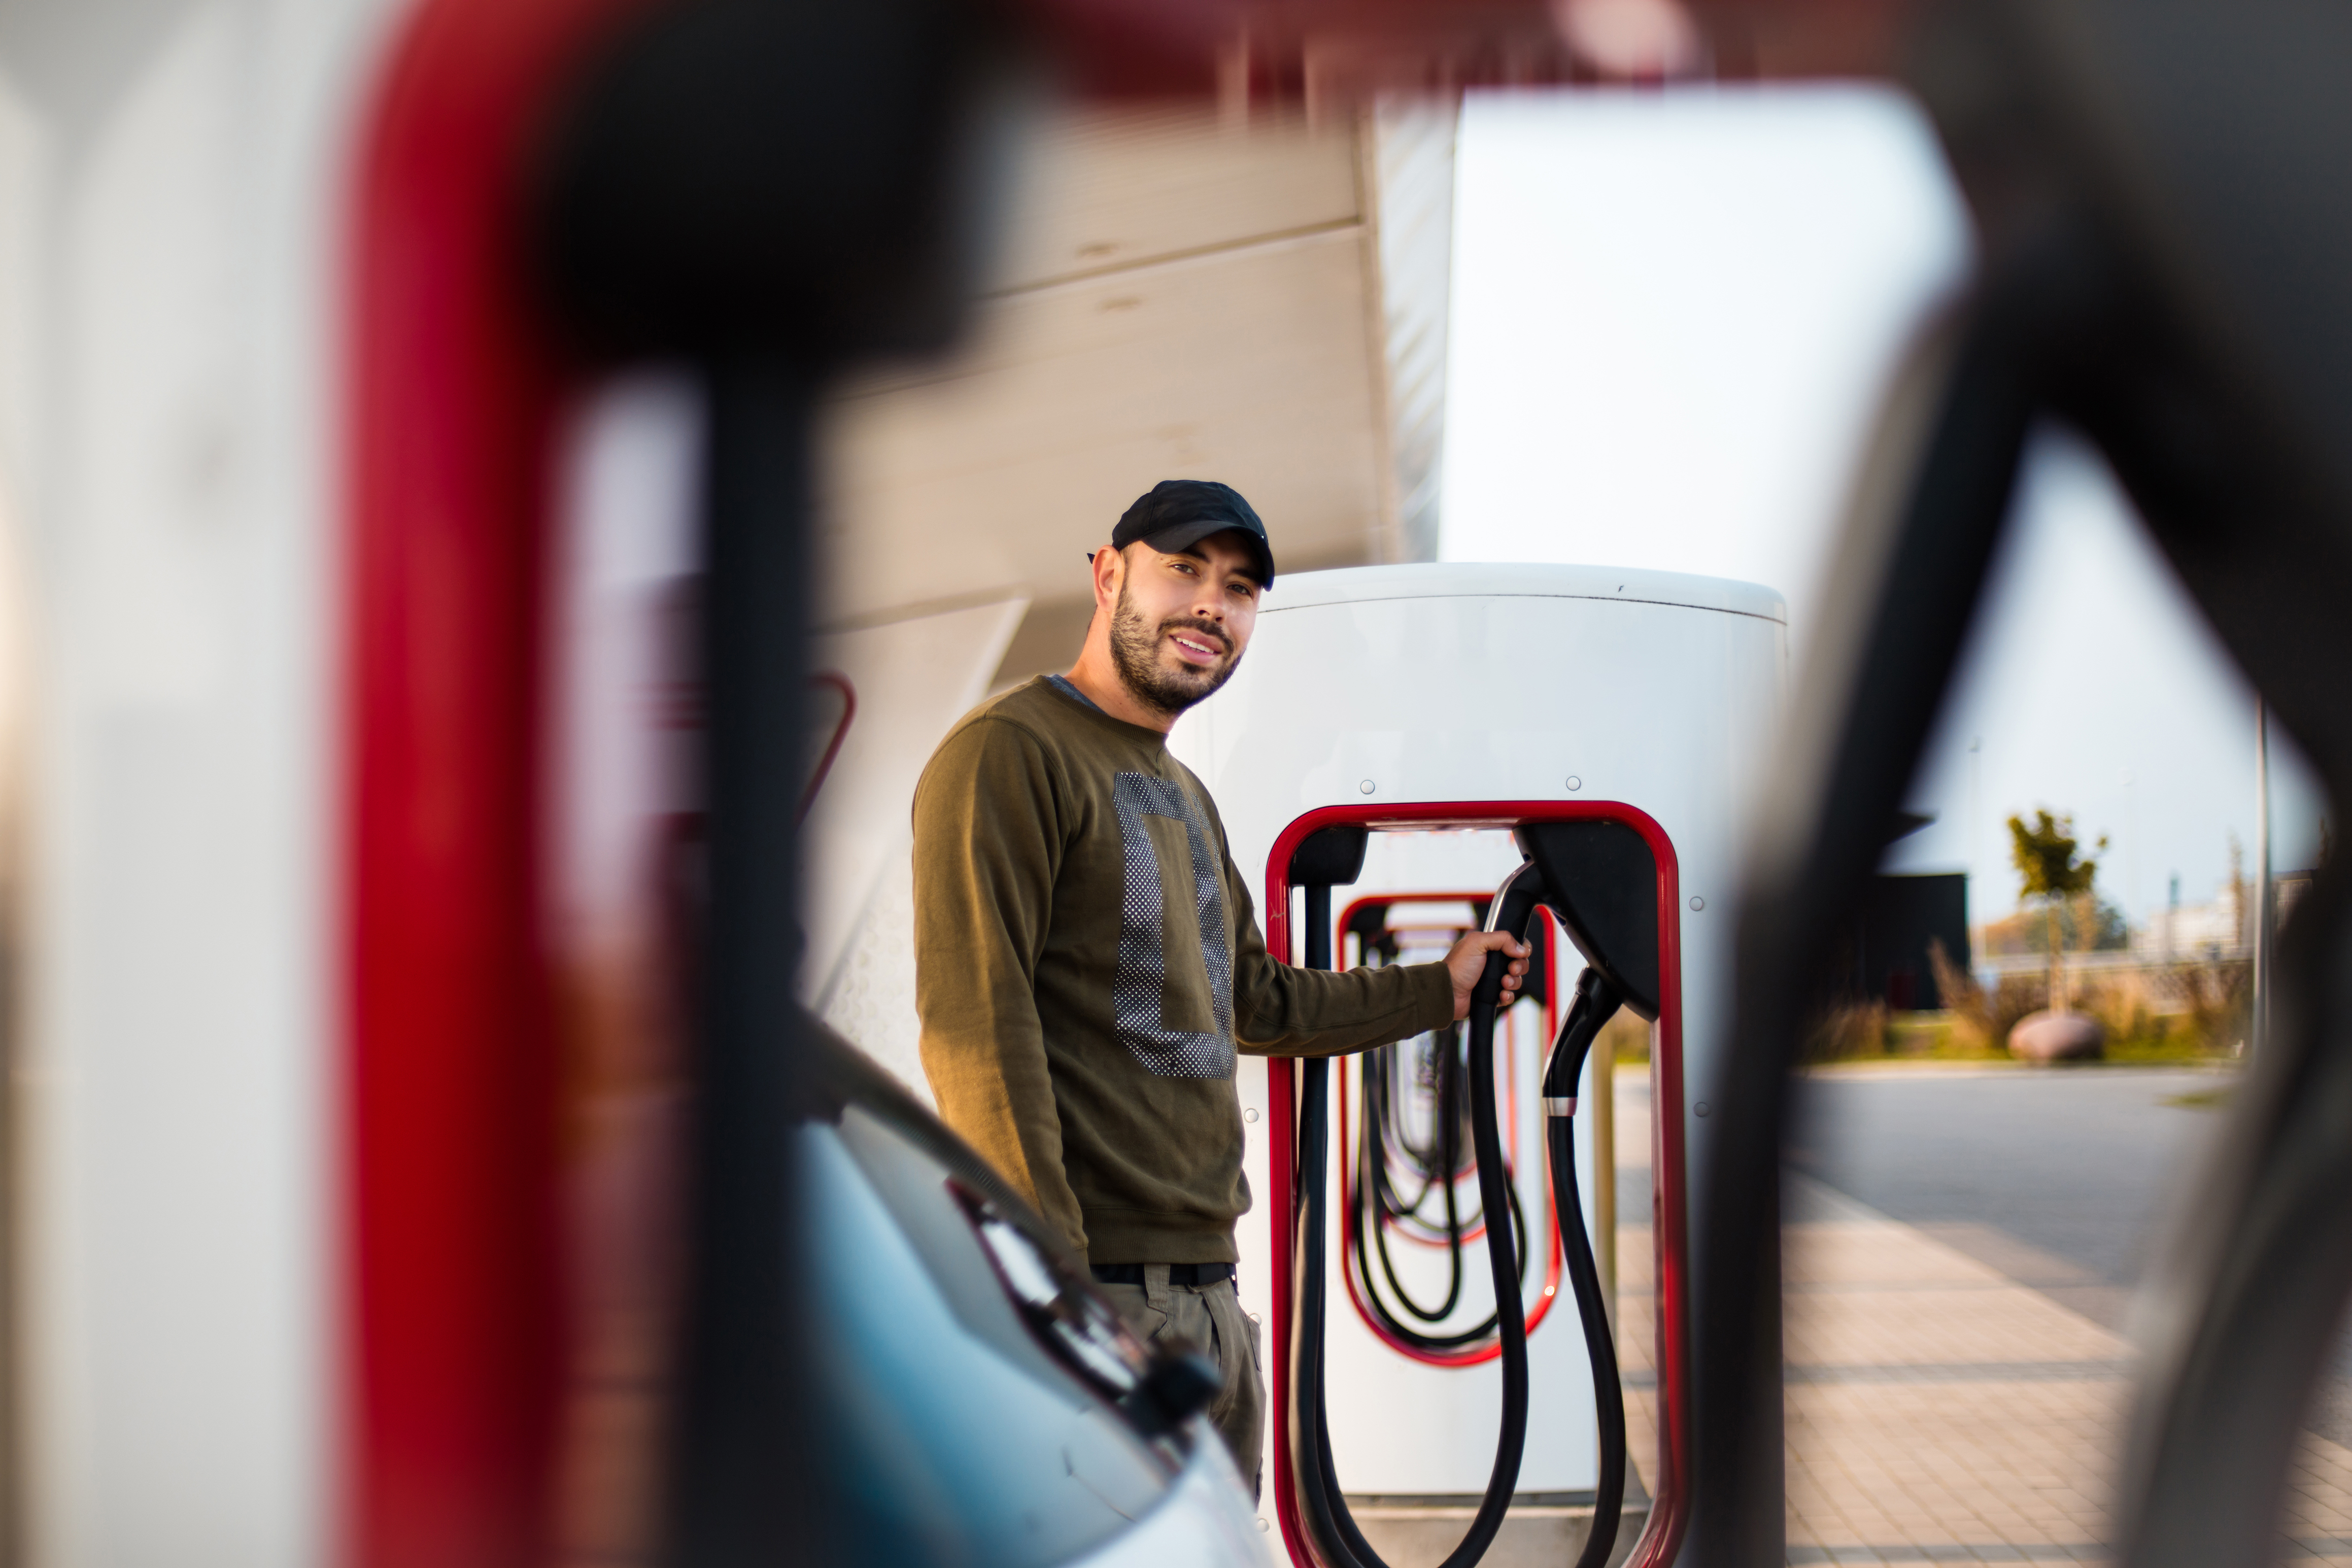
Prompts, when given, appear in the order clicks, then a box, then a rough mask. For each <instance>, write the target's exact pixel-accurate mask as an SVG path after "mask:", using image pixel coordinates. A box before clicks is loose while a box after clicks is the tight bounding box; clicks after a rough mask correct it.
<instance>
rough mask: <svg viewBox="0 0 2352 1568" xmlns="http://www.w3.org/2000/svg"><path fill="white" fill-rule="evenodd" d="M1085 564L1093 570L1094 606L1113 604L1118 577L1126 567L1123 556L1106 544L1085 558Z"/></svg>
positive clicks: (1125, 559)
mask: <svg viewBox="0 0 2352 1568" xmlns="http://www.w3.org/2000/svg"><path fill="white" fill-rule="evenodd" d="M1087 564H1088V565H1090V566H1091V567H1093V569H1094V584H1095V604H1096V605H1097V606H1100V605H1108V604H1111V603H1114V602H1115V601H1116V600H1117V599H1118V581H1119V575H1120V574H1121V573H1122V572H1124V571H1125V570H1126V567H1127V558H1126V557H1125V555H1123V554H1122V553H1121V552H1119V551H1118V550H1116V549H1114V548H1112V547H1111V546H1110V545H1108V544H1106V545H1104V546H1103V547H1102V548H1101V549H1099V550H1097V551H1096V552H1094V553H1093V554H1092V555H1091V556H1089V557H1087Z"/></svg>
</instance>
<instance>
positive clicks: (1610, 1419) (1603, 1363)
mask: <svg viewBox="0 0 2352 1568" xmlns="http://www.w3.org/2000/svg"><path fill="white" fill-rule="evenodd" d="M1621 1000H1622V998H1620V997H1619V995H1618V994H1617V988H1616V987H1615V986H1613V985H1612V984H1609V982H1608V980H1607V979H1606V978H1605V977H1604V976H1603V975H1602V974H1601V972H1600V971H1599V970H1597V969H1587V970H1586V971H1585V972H1584V973H1583V974H1582V976H1580V978H1579V979H1578V981H1577V983H1576V1000H1575V1001H1574V1002H1573V1003H1571V1004H1570V1006H1569V1010H1568V1016H1567V1017H1566V1018H1565V1019H1563V1020H1561V1022H1560V1026H1559V1040H1558V1042H1557V1043H1555V1044H1554V1045H1553V1047H1552V1050H1551V1064H1550V1066H1549V1067H1548V1068H1545V1069H1544V1081H1543V1097H1544V1099H1543V1109H1544V1142H1545V1146H1546V1147H1547V1148H1548V1149H1549V1151H1550V1153H1551V1193H1552V1208H1553V1209H1554V1211H1555V1212H1556V1213H1557V1214H1558V1215H1559V1238H1560V1244H1561V1247H1563V1248H1564V1250H1565V1251H1566V1252H1567V1255H1568V1279H1569V1285H1570V1289H1572V1290H1573V1291H1574V1292H1575V1294H1576V1310H1577V1313H1578V1315H1579V1316H1580V1317H1581V1318H1582V1319H1583V1320H1584V1346H1585V1350H1586V1352H1588V1354H1589V1357H1590V1359H1591V1363H1592V1409H1593V1413H1594V1415H1596V1416H1597V1417H1598V1418H1599V1422H1600V1428H1601V1432H1600V1436H1601V1445H1600V1447H1601V1468H1600V1476H1599V1479H1598V1483H1597V1485H1596V1486H1595V1488H1594V1491H1593V1500H1592V1533H1591V1535H1589V1536H1587V1537H1586V1538H1585V1542H1584V1550H1583V1552H1581V1553H1580V1554H1579V1556H1578V1557H1577V1560H1576V1568H1601V1565H1602V1564H1603V1563H1607V1562H1608V1561H1609V1552H1610V1549H1611V1548H1612V1547H1613V1546H1614V1545H1616V1543H1617V1530H1618V1525H1619V1521H1620V1520H1621V1518H1622V1510H1623V1509H1624V1505H1625V1390H1624V1387H1623V1384H1622V1383H1621V1382H1620V1380H1619V1378H1618V1375H1617V1345H1616V1338H1615V1336H1614V1335H1613V1334H1612V1332H1611V1331H1610V1328H1609V1308H1608V1304H1607V1303H1606V1302H1605V1301H1604V1300H1602V1299H1601V1273H1600V1270H1599V1269H1597V1268H1594V1267H1593V1262H1592V1243H1591V1239H1590V1238H1589V1237H1587V1236H1586V1234H1585V1229H1584V1206H1583V1205H1584V1200H1583V1198H1582V1197H1581V1196H1580V1195H1579V1194H1578V1191H1577V1184H1576V1122H1575V1121H1574V1120H1573V1118H1574V1117H1575V1115H1576V1086H1577V1082H1578V1080H1579V1079H1581V1078H1582V1077H1583V1076H1584V1058H1585V1057H1586V1055H1587V1054H1588V1053H1589V1052H1591V1049H1592V1042H1593V1040H1594V1039H1595V1038H1597V1037H1599V1035H1600V1033H1601V1026H1602V1025H1604V1024H1606V1023H1608V1022H1609V1020H1610V1019H1611V1018H1612V1017H1614V1016H1616V1013H1617V1008H1618V1005H1619V1004H1620V1002H1621ZM1612 1087H1613V1086H1612V1085H1609V1084H1605V1083H1604V1084H1598V1085H1595V1086H1594V1089H1595V1092H1597V1093H1601V1094H1608V1093H1610V1092H1612Z"/></svg>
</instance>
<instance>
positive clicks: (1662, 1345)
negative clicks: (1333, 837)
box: [1264, 800, 1691, 1568]
mask: <svg viewBox="0 0 2352 1568" xmlns="http://www.w3.org/2000/svg"><path fill="white" fill-rule="evenodd" d="M1529 822H1622V823H1623V824H1624V825H1625V826H1628V827H1631V828H1632V829H1633V831H1635V832H1636V833H1639V834H1640V835H1641V836H1642V837H1643V841H1644V842H1645V843H1647V844H1648V845H1649V847H1650V854H1651V856H1652V858H1654V860H1655V861H1656V863H1657V868H1658V1019H1657V1037H1656V1044H1655V1047H1654V1049H1653V1050H1652V1051H1651V1053H1650V1079H1651V1096H1652V1104H1651V1116H1650V1157H1651V1167H1652V1172H1653V1174H1654V1182H1653V1184H1652V1189H1651V1204H1652V1218H1653V1223H1652V1227H1651V1236H1652V1237H1653V1243H1654V1247H1655V1248H1656V1264H1657V1319H1656V1325H1657V1346H1656V1355H1657V1367H1658V1467H1657V1472H1656V1483H1657V1484H1656V1486H1655V1487H1654V1489H1653V1493H1652V1500H1651V1505H1650V1518H1649V1523H1648V1524H1647V1525H1646V1526H1645V1527H1644V1528H1643V1531H1642V1537H1641V1539H1640V1540H1639V1541H1638V1542H1635V1543H1634V1546H1633V1553H1632V1555H1631V1556H1629V1557H1628V1558H1627V1559H1626V1561H1625V1568H1666V1564H1668V1563H1672V1562H1673V1561H1674V1558H1675V1552H1676V1551H1677V1550H1678V1549H1679V1548H1680V1547H1681V1545H1682V1540H1683V1534H1684V1531H1685V1529H1686V1528H1687V1527H1688V1524H1689V1521H1690V1504H1691V1495H1690V1321H1689V1317H1690V1298H1689V1291H1690V1234H1689V1198H1688V1193H1687V1187H1686V1179H1685V1175H1686V1173H1685V1170H1684V1151H1683V1009H1682V989H1683V984H1682V982H1683V975H1682V921H1681V908H1682V902H1681V899H1682V895H1681V885H1682V882H1681V870H1680V867H1679V865H1678V864H1677V862H1676V860H1675V847H1674V841H1673V840H1672V839H1670V838H1668V837H1666V832H1665V829H1664V828H1663V827H1660V826H1658V824H1657V822H1656V820H1655V819H1654V818H1653V817H1652V816H1650V815H1649V814H1648V813H1647V812H1644V811H1643V810H1641V809H1639V808H1638V807H1635V806H1631V805H1625V804H1624V803H1622V801H1605V800H1593V801H1581V800H1579V801H1563V800H1526V801H1500V800H1486V801H1434V802H1424V803H1420V804H1406V805H1369V804H1366V805H1326V806H1318V807H1317V808H1315V809H1314V810H1312V811H1309V812H1307V813H1305V814H1303V815H1301V816H1298V817H1297V818H1295V819H1293V820H1292V822H1291V823H1290V825H1289V826H1287V827H1285V828H1284V829H1283V830H1282V832H1281V834H1280V835H1279V836H1278V837H1276V839H1275V841H1274V851H1273V853H1272V854H1271V855H1269V856H1268V857H1267V858H1266V869H1265V906H1264V908H1265V944H1266V949H1267V951H1268V952H1273V953H1276V954H1277V955H1278V956H1280V957H1282V958H1283V959H1284V960H1286V961H1287V960H1288V959H1289V958H1290V956H1291V953H1292V944H1291V940H1290V858H1291V856H1292V855H1293V854H1295V853H1297V849H1298V847H1299V846H1300V845H1301V844H1303V843H1305V842H1306V840H1307V837H1308V836H1309V835H1311V834H1314V833H1317V832H1319V831H1321V830H1322V829H1324V828H1326V827H1340V826H1362V827H1369V828H1370V829H1372V830H1373V831H1375V832H1389V833H1401V832H1412V831H1415V830H1426V829H1433V828H1480V827H1483V828H1506V829H1507V828H1512V827H1517V826H1519V825H1520V824H1522V823H1529ZM1478 896H1481V897H1484V896H1486V895H1478ZM1346 929H1347V928H1346V927H1345V926H1344V925H1339V926H1337V927H1335V940H1336V933H1337V932H1338V931H1345V930H1346ZM1265 1076H1266V1101H1267V1117H1266V1120H1267V1121H1268V1123H1269V1124H1270V1125H1269V1131H1270V1136H1269V1138H1268V1141H1267V1149H1266V1176H1267V1185H1268V1186H1269V1187H1270V1188H1271V1189H1272V1194H1271V1198H1272V1201H1271V1203H1270V1204H1269V1205H1268V1212H1269V1214H1270V1215H1273V1216H1274V1217H1275V1219H1276V1222H1277V1223H1278V1224H1279V1226H1280V1228H1279V1229H1278V1230H1277V1231H1276V1236H1275V1244H1274V1247H1273V1249H1272V1250H1273V1258H1272V1260H1271V1261H1272V1267H1271V1268H1269V1269H1268V1270H1267V1274H1268V1277H1269V1280H1270V1282H1271V1285H1272V1292H1271V1294H1272V1298H1273V1300H1272V1307H1273V1317H1274V1321H1273V1323H1272V1325H1271V1327H1272V1329H1273V1335H1272V1337H1273V1341H1274V1344H1273V1354H1272V1356H1271V1358H1270V1364H1271V1365H1273V1366H1274V1367H1275V1368H1276V1374H1275V1376H1274V1377H1273V1379H1272V1380H1271V1381H1272V1383H1273V1389H1272V1391H1271V1392H1272V1395H1273V1411H1272V1414H1273V1418H1274V1431H1275V1433H1276V1439H1275V1445H1274V1509H1275V1517H1276V1520H1278V1521H1280V1522H1281V1525H1282V1540H1283V1544H1284V1545H1285V1546H1286V1548H1287V1549H1288V1550H1289V1553H1290V1560H1291V1561H1292V1562H1293V1563H1298V1564H1304V1565H1307V1568H1324V1565H1323V1564H1322V1563H1320V1561H1319V1560H1318V1558H1317V1557H1316V1556H1315V1553H1314V1551H1313V1549H1312V1548H1311V1547H1310V1546H1309V1544H1308V1541H1307V1531H1306V1528H1305V1526H1304V1525H1303V1524H1302V1522H1301V1521H1300V1520H1299V1517H1298V1491H1297V1483H1296V1480H1295V1479H1294V1478H1293V1476H1292V1475H1291V1470H1290V1445H1289V1443H1288V1442H1287V1441H1286V1440H1285V1438H1284V1436H1283V1434H1286V1433H1287V1432H1288V1431H1289V1429H1290V1383H1289V1377H1288V1369H1289V1366H1290V1313H1291V1282H1290V1249H1291V1237H1292V1235H1293V1233H1294V1231H1295V1229H1296V1226H1297V1181H1296V1179H1295V1176H1294V1173H1293V1169H1292V1167H1293V1165H1294V1163H1295V1162H1296V1160H1297V1147H1296V1142H1297V1082H1296V1074H1295V1072H1294V1070H1293V1068H1292V1065H1291V1060H1290V1058H1286V1057H1276V1058H1269V1059H1268V1060H1267V1062H1266V1075H1265Z"/></svg>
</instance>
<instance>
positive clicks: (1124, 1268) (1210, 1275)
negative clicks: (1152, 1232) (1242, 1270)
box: [1095, 1263, 1234, 1287]
mask: <svg viewBox="0 0 2352 1568" xmlns="http://www.w3.org/2000/svg"><path fill="white" fill-rule="evenodd" d="M1149 1267H1150V1265H1149V1264H1143V1263H1097V1264H1096V1265H1095V1283H1097V1285H1140V1284H1142V1283H1143V1271H1144V1269H1145V1268H1149ZM1233 1277H1234V1266H1233V1265H1232V1264H1230V1263H1171V1264H1170V1265H1169V1266H1168V1283H1170V1284H1171V1285H1191V1286H1194V1287H1198V1286H1202V1285H1220V1284H1223V1282H1224V1281H1226V1280H1228V1279H1232V1278H1233Z"/></svg>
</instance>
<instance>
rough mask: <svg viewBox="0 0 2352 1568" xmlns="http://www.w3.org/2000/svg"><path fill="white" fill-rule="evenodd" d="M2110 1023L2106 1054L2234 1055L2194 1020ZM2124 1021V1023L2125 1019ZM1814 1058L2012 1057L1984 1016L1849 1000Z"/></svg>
mask: <svg viewBox="0 0 2352 1568" xmlns="http://www.w3.org/2000/svg"><path fill="white" fill-rule="evenodd" d="M2103 1022H2105V1023H2106V1024H2107V1044H2106V1049H2105V1054H2104V1056H2103V1057H2102V1058H2101V1059H2103V1060H2105V1061H2107V1062H2111V1063H2119V1064H2124V1065H2129V1066H2154V1065H2164V1064H2178V1065H2189V1064H2196V1065H2200V1066H2210V1065H2211V1064H2214V1063H2217V1062H2226V1061H2229V1060H2231V1055H2230V1052H2229V1051H2228V1050H2227V1049H2226V1048H2222V1049H2216V1048H2214V1047H2210V1046H2209V1045H2207V1044H2206V1037H2205V1036H2204V1035H2203V1034H2201V1033H2200V1032H2199V1031H2198V1030H2197V1029H2196V1028H2195V1027H2194V1026H2192V1025H2191V1024H2190V1023H2189V1021H2188V1020H2185V1019H2177V1018H2168V1017H2163V1016H2151V1015H2149V1014H2147V1013H2145V1012H2141V1013H2138V1014H2137V1015H2136V1016H2127V1017H2126V1018H2121V1019H2105V1020H2103ZM2118 1025H2120V1027H2119V1026H2118ZM1805 1059H1806V1060H1807V1061H1808V1062H1815V1063H1824V1062H1899V1061H1914V1062H2006V1061H2013V1060H2015V1059H2016V1058H2013V1057H2011V1055H2010V1054H2009V1047H2008V1046H2007V1044H2006V1043H1996V1041H1994V1040H1992V1039H1990V1038H1988V1037H1987V1036H1986V1033H1985V1029H1984V1026H1983V1024H1982V1022H1981V1021H1979V1020H1978V1019H1975V1018H1971V1017H1970V1016H1968V1015H1967V1014H1965V1013H1961V1012H1957V1011H1956V1012H1947V1013H1895V1012H1890V1011H1889V1010H1888V1009H1886V1008H1885V1007H1879V1006H1860V1007H1842V1008H1837V1009H1834V1010H1833V1011H1832V1012H1831V1013H1829V1014H1828V1015H1825V1016H1823V1017H1822V1019H1821V1020H1820V1021H1819V1022H1817V1024H1816V1025H1815V1026H1814V1030H1813V1035H1812V1038H1811V1041H1810V1042H1809V1046H1808V1048H1807V1050H1806V1053H1805Z"/></svg>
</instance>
